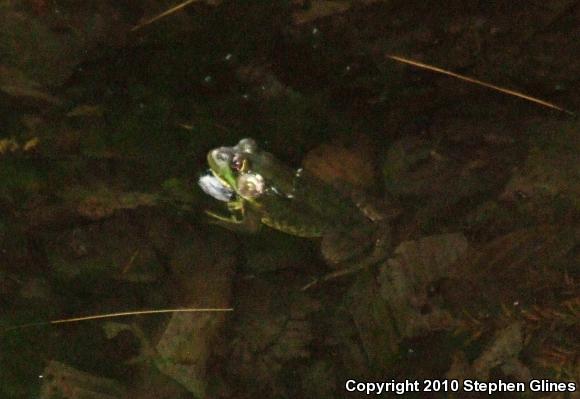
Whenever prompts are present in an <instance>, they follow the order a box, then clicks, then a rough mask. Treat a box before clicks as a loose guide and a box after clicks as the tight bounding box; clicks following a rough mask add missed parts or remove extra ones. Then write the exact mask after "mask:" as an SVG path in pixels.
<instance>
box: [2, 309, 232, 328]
mask: <svg viewBox="0 0 580 399" xmlns="http://www.w3.org/2000/svg"><path fill="white" fill-rule="evenodd" d="M233 311H234V308H177V309H157V310H135V311H130V312H117V313H105V314H98V315H91V316H81V317H71V318H68V319H59V320H51V321H43V322H38V323H27V324H20V325H17V326H12V327H7V328H5V329H4V331H5V332H6V331H12V330H20V329H23V328H29V327H39V326H48V325H53V324H65V323H76V322H79V321H88V320H99V319H112V318H115V317H127V316H136V315H152V314H164V313H210V312H211V313H213V312H216V313H217V312H219V313H221V312H233Z"/></svg>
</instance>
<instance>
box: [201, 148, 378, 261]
mask: <svg viewBox="0 0 580 399" xmlns="http://www.w3.org/2000/svg"><path fill="white" fill-rule="evenodd" d="M208 164H209V167H210V170H211V172H212V173H213V175H214V176H215V177H216V178H218V179H219V180H220V181H221V182H222V184H224V185H225V186H228V187H230V188H232V189H233V191H234V192H235V193H236V194H237V195H236V198H235V199H233V200H232V201H230V202H228V208H229V210H230V213H231V215H229V216H220V215H217V214H213V213H210V215H211V216H213V217H215V218H216V219H218V220H219V223H220V224H222V225H225V226H226V227H228V225H229V226H230V227H233V226H236V228H237V229H241V230H247V231H255V230H256V229H257V228H259V226H260V224H265V225H267V226H269V227H272V228H274V229H277V230H280V231H282V232H285V233H288V234H291V235H295V236H300V237H322V238H323V242H322V250H323V255H324V256H325V258H326V259H327V260H328V261H329V263H333V264H334V263H340V262H342V261H343V260H345V259H348V258H350V257H351V255H352V254H353V253H354V254H356V253H357V252H361V249H363V250H364V249H365V248H366V249H368V248H369V247H371V246H372V244H373V241H374V239H373V232H375V231H376V230H377V229H376V226H375V224H374V223H373V222H372V220H370V218H369V216H367V214H366V213H365V212H363V211H362V210H361V208H360V206H359V205H358V204H357V203H356V202H355V201H353V200H352V199H351V198H349V197H348V196H345V195H344V194H342V193H340V192H339V191H337V190H336V189H335V188H333V187H331V186H330V185H327V184H325V183H324V182H322V181H321V180H319V179H317V178H315V177H314V176H310V175H308V174H307V173H305V172H304V171H302V170H301V169H299V170H297V171H295V170H293V169H292V168H290V167H288V166H286V165H284V164H282V163H281V162H279V161H278V160H276V159H275V158H274V157H273V156H272V154H270V153H268V152H265V151H262V150H260V149H259V148H258V147H257V145H256V144H255V142H254V141H253V140H252V139H243V140H241V141H240V142H239V143H238V144H237V145H235V146H233V147H219V148H216V149H214V150H212V151H210V152H209V153H208ZM256 179H257V180H256ZM247 180H251V181H256V182H257V183H259V184H258V185H257V186H258V189H256V190H250V191H249V192H248V190H246V189H245V187H243V184H240V183H243V182H244V181H247ZM252 187H253V186H252ZM253 188H255V187H253ZM340 241H345V242H346V244H347V247H346V248H344V245H345V243H344V242H340Z"/></svg>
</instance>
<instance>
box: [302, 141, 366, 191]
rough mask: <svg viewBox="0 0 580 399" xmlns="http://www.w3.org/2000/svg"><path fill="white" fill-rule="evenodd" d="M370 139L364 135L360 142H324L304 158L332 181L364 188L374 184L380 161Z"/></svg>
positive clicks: (308, 165)
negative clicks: (376, 158) (365, 138)
mask: <svg viewBox="0 0 580 399" xmlns="http://www.w3.org/2000/svg"><path fill="white" fill-rule="evenodd" d="M373 155H374V154H373V150H372V146H371V145H370V143H368V140H364V137H363V136H361V139H360V140H357V144H356V146H349V147H348V146H346V145H341V144H336V143H329V144H322V145H320V146H319V147H317V148H315V149H313V150H312V151H310V152H309V153H308V154H307V156H306V158H305V159H304V162H303V166H304V169H305V170H307V171H309V172H310V173H312V174H314V175H315V176H316V177H318V178H319V179H321V180H322V181H325V182H328V183H331V184H332V183H337V182H346V183H347V184H349V185H350V186H352V187H357V188H361V189H369V188H371V189H372V188H374V185H375V184H376V179H377V175H376V169H377V168H376V165H375V162H374V161H373V158H374V156H373Z"/></svg>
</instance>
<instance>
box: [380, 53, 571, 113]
mask: <svg viewBox="0 0 580 399" xmlns="http://www.w3.org/2000/svg"><path fill="white" fill-rule="evenodd" d="M387 57H388V58H390V59H392V60H395V61H398V62H401V63H403V64H408V65H412V66H415V67H417V68H423V69H427V70H429V71H432V72H437V73H440V74H443V75H447V76H451V77H454V78H457V79H460V80H463V81H465V82H469V83H473V84H476V85H479V86H483V87H487V88H488V89H492V90H495V91H499V92H501V93H504V94H507V95H510V96H514V97H518V98H521V99H524V100H527V101H530V102H533V103H536V104H539V105H541V106H544V107H547V108H551V109H555V110H558V111H560V112H565V113H567V114H569V115H573V116H574V115H575V113H574V112H572V111H569V110H567V109H565V108H562V107H559V106H557V105H555V104H552V103H550V102H548V101H544V100H541V99H539V98H536V97H532V96H528V95H527V94H523V93H520V92H519V91H515V90H510V89H506V88H503V87H500V86H497V85H494V84H491V83H486V82H483V81H481V80H479V79H475V78H470V77H469V76H465V75H460V74H458V73H455V72H451V71H448V70H445V69H443V68H439V67H436V66H432V65H428V64H424V63H422V62H418V61H414V60H410V59H408V58H404V57H399V56H397V55H388V54H387Z"/></svg>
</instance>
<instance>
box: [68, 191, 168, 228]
mask: <svg viewBox="0 0 580 399" xmlns="http://www.w3.org/2000/svg"><path fill="white" fill-rule="evenodd" d="M156 203H157V196H155V195H154V194H147V193H135V192H132V193H129V192H125V193H119V192H114V191H109V190H106V189H102V190H99V191H98V192H97V193H95V194H94V195H88V196H86V197H85V198H83V199H82V200H81V201H80V203H79V204H78V206H77V212H78V213H79V215H81V216H82V217H85V218H87V219H90V220H101V219H105V218H107V217H110V216H112V215H113V214H114V213H115V212H116V211H119V210H126V209H135V208H138V207H141V206H145V207H149V206H154V205H155V204H156Z"/></svg>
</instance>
